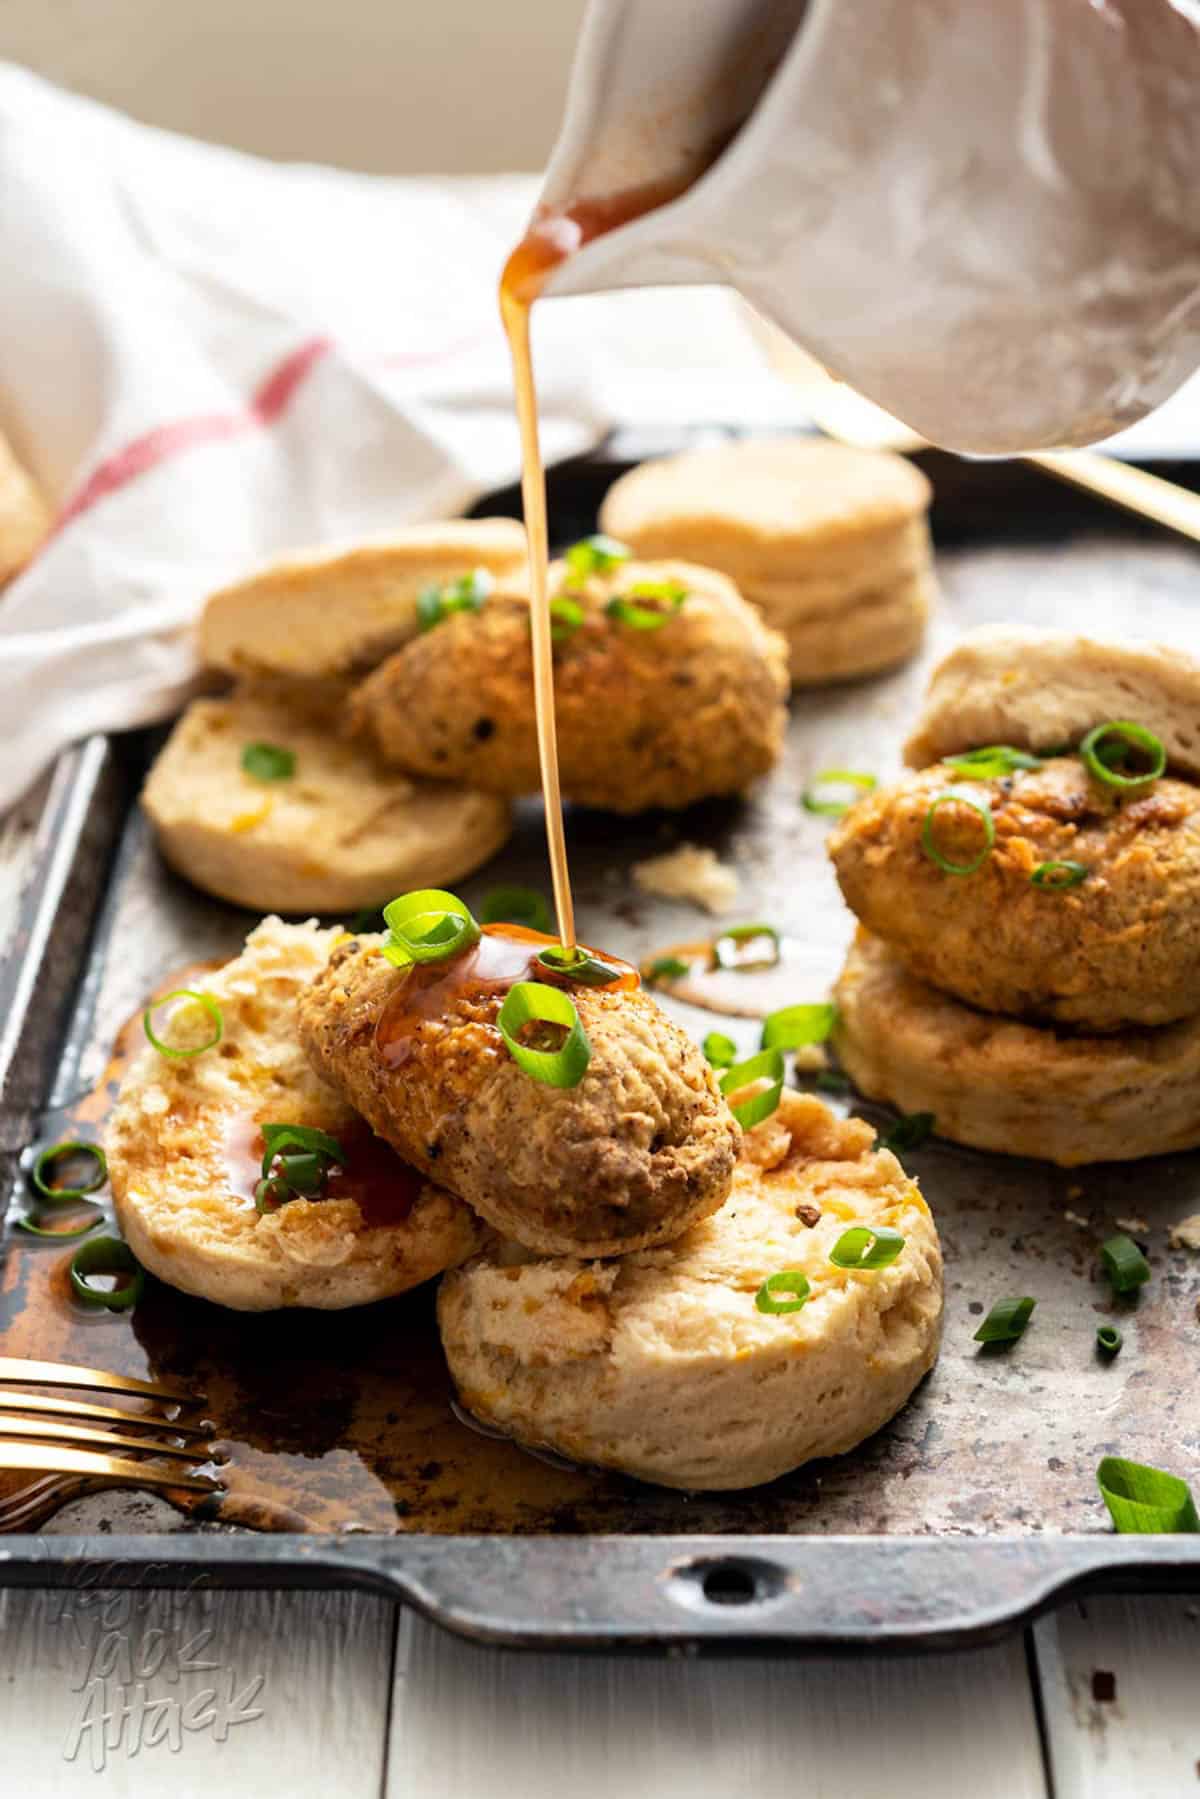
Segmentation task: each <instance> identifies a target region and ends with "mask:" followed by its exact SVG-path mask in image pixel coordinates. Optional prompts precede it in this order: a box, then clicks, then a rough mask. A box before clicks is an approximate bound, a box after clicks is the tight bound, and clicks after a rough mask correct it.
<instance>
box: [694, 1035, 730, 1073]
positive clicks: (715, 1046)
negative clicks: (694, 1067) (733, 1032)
mask: <svg viewBox="0 0 1200 1799" xmlns="http://www.w3.org/2000/svg"><path fill="white" fill-rule="evenodd" d="M700 1048H701V1049H702V1050H703V1052H704V1059H705V1061H706V1062H707V1063H708V1065H709V1067H710V1068H732V1067H733V1065H734V1063H735V1062H736V1061H737V1044H736V1043H735V1042H734V1041H733V1038H732V1037H727V1036H726V1035H725V1033H724V1031H710V1032H709V1033H708V1036H707V1037H706V1038H705V1039H704V1042H703V1043H702V1044H701V1045H700Z"/></svg>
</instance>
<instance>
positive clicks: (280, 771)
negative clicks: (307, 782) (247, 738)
mask: <svg viewBox="0 0 1200 1799" xmlns="http://www.w3.org/2000/svg"><path fill="white" fill-rule="evenodd" d="M242 772H243V774H247V775H250V776H251V777H252V778H253V779H254V780H256V781H290V780H291V778H292V776H293V775H294V774H295V772H296V752H295V750H285V749H284V748H283V747H282V745H280V744H278V743H248V744H247V745H246V747H245V748H244V749H243V751H242Z"/></svg>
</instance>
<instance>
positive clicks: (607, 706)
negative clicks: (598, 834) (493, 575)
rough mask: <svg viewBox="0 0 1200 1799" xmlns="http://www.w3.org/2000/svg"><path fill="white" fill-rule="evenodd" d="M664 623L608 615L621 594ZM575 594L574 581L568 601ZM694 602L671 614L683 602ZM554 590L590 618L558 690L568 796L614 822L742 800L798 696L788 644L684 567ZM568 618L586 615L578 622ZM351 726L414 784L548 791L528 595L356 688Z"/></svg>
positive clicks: (564, 634) (663, 566)
mask: <svg viewBox="0 0 1200 1799" xmlns="http://www.w3.org/2000/svg"><path fill="white" fill-rule="evenodd" d="M643 584H649V585H650V586H652V587H654V588H656V589H658V590H659V595H658V597H657V598H656V597H654V596H653V595H651V596H650V597H648V598H643V599H641V600H640V601H639V600H638V599H637V597H636V595H634V596H633V599H632V604H634V605H639V604H640V605H641V606H642V607H644V608H646V609H647V611H649V612H650V613H651V615H652V616H653V615H654V614H655V612H656V611H657V612H658V614H659V616H660V619H661V622H660V623H659V624H658V625H657V626H656V627H655V626H651V628H648V629H647V628H640V627H639V626H638V625H637V624H634V623H630V622H628V621H624V622H623V621H622V619H621V618H620V617H614V616H610V614H609V613H608V612H607V611H606V606H607V604H608V602H609V601H610V600H612V599H613V598H614V597H618V598H619V597H621V596H629V595H630V594H631V590H634V589H636V588H638V587H639V586H641V585H643ZM568 585H569V587H570V592H569V595H568V594H567V588H568ZM684 592H685V593H686V598H684V599H683V600H682V603H681V604H680V605H679V606H678V607H677V608H676V607H675V603H674V599H673V597H672V596H673V595H674V594H675V593H684ZM551 593H552V594H553V595H556V596H558V597H559V598H563V599H565V600H566V601H567V603H568V605H569V606H578V607H579V608H580V609H581V613H582V618H581V621H580V622H578V623H577V624H575V625H574V626H573V627H572V626H571V625H570V624H569V622H564V620H563V618H562V617H560V618H559V619H558V621H557V624H556V632H557V634H558V635H559V637H560V641H559V642H558V643H556V646H555V652H554V692H555V701H556V709H557V724H558V754H559V764H560V772H561V778H562V786H563V792H564V793H565V794H566V795H567V797H568V798H570V799H573V800H576V801H578V802H579V803H580V804H581V805H587V806H601V807H605V808H607V809H609V810H611V811H614V812H640V811H644V810H646V809H647V808H649V807H652V806H668V807H680V806H687V805H691V804H692V802H693V801H695V800H699V799H704V798H707V797H709V796H711V795H714V794H722V793H737V792H740V791H741V790H742V789H743V788H745V787H748V786H749V785H750V783H751V782H752V781H754V780H755V779H756V778H757V777H758V776H759V775H762V774H765V773H766V772H767V770H768V769H770V768H772V767H773V766H774V764H775V763H776V762H777V761H778V759H779V755H780V752H781V750H782V746H783V730H784V724H785V720H786V706H785V701H786V696H787V689H788V680H787V665H786V656H785V650H784V644H783V640H782V639H781V638H780V637H778V636H777V635H776V633H775V632H774V631H771V630H769V629H768V628H767V627H766V626H765V625H764V624H763V623H762V622H761V620H760V619H759V617H758V615H757V613H756V612H755V611H754V609H753V607H751V606H749V605H747V604H746V602H745V601H744V600H743V599H742V598H741V595H740V594H739V593H738V591H737V589H736V588H735V587H734V586H733V584H732V582H730V581H728V580H726V578H725V577H724V576H723V575H719V574H716V573H714V571H713V570H711V569H702V568H695V567H693V566H692V565H691V564H689V563H683V562H650V563H633V562H627V563H624V564H622V565H621V566H620V567H619V568H617V569H616V570H614V571H613V572H611V573H607V574H604V575H595V576H592V577H591V578H590V579H588V580H587V581H584V582H573V583H568V580H567V576H566V573H565V568H564V565H563V564H561V563H558V564H555V565H553V566H552V568H551ZM569 617H570V618H571V619H573V618H574V617H575V614H573V613H571V614H570V615H569ZM351 724H352V729H354V730H356V731H358V732H361V733H363V734H365V735H366V736H367V737H369V738H370V739H371V740H372V742H373V743H374V744H375V746H376V747H377V748H378V750H379V751H380V753H381V754H382V755H383V756H384V758H385V759H386V760H387V761H389V762H392V763H394V764H395V765H396V766H397V767H399V768H403V769H406V770H407V771H408V772H409V773H411V774H427V775H433V776H438V777H441V778H443V779H446V780H459V779H461V778H466V779H469V780H470V782H471V784H472V785H473V786H475V787H482V788H484V789H485V790H488V791H491V792H493V793H502V794H520V793H532V792H535V791H536V790H537V786H538V781H539V769H538V754H537V740H536V735H535V729H534V711H533V665H532V652H531V647H530V631H529V605H528V601H527V600H526V599H525V598H524V597H522V596H520V595H516V594H497V595H495V596H493V597H492V598H491V599H490V600H488V602H487V603H486V604H485V605H484V606H483V607H482V608H481V609H480V610H479V611H478V612H456V613H453V614H451V616H450V617H449V618H447V619H445V620H443V622H442V623H440V624H438V625H437V626H436V627H435V628H434V629H432V630H429V631H426V632H425V633H424V634H423V635H422V636H420V637H417V638H415V639H414V640H413V641H412V642H411V643H409V644H407V645H405V647H404V648H403V649H402V650H400V651H398V652H397V654H396V655H394V656H392V657H391V658H390V659H389V660H388V661H387V662H385V663H384V664H383V665H382V667H380V668H379V669H377V670H376V671H375V673H374V674H372V675H371V676H370V677H369V678H368V679H367V680H366V681H365V682H364V683H363V685H362V686H361V687H360V688H359V689H358V691H357V693H356V695H355V697H354V700H353V702H352V711H351Z"/></svg>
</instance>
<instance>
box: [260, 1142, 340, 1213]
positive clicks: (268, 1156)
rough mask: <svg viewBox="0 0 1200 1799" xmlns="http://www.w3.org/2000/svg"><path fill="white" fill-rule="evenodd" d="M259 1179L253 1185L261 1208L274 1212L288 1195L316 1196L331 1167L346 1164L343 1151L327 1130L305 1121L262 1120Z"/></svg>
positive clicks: (289, 1197)
mask: <svg viewBox="0 0 1200 1799" xmlns="http://www.w3.org/2000/svg"><path fill="white" fill-rule="evenodd" d="M259 1130H260V1131H261V1132H262V1140H263V1144H264V1146H265V1147H264V1149H263V1159H262V1177H263V1178H262V1179H261V1180H260V1181H259V1183H258V1185H257V1186H256V1187H255V1189H254V1204H255V1206H256V1207H257V1208H258V1210H259V1211H260V1212H277V1211H278V1210H279V1208H280V1206H282V1205H285V1204H286V1203H287V1201H288V1200H290V1199H297V1198H299V1199H319V1198H320V1196H321V1193H322V1192H323V1191H324V1187H325V1182H326V1180H327V1179H328V1178H329V1170H330V1168H331V1167H337V1168H344V1167H345V1166H346V1152H345V1150H344V1149H343V1148H342V1146H341V1144H340V1143H339V1142H338V1140H337V1138H336V1137H331V1136H330V1135H329V1133H328V1131H318V1130H316V1129H314V1127H313V1126H312V1125H307V1124H262V1125H260V1126H259Z"/></svg>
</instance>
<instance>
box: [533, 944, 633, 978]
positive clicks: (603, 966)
mask: <svg viewBox="0 0 1200 1799" xmlns="http://www.w3.org/2000/svg"><path fill="white" fill-rule="evenodd" d="M537 960H538V963H539V964H540V966H541V967H542V968H544V969H545V970H546V972H547V974H556V975H558V976H559V977H560V978H561V979H562V980H564V981H577V982H578V983H579V985H580V986H581V987H611V986H612V984H613V982H614V981H617V980H620V978H621V971H620V969H619V968H614V967H613V966H612V963H611V962H602V961H601V960H600V958H599V956H589V955H588V953H587V951H586V950H585V949H580V947H579V945H578V944H576V945H575V948H574V949H564V948H563V946H562V944H561V943H559V944H556V945H554V946H553V947H551V948H547V949H544V950H541V951H539V953H538V957H537Z"/></svg>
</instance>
